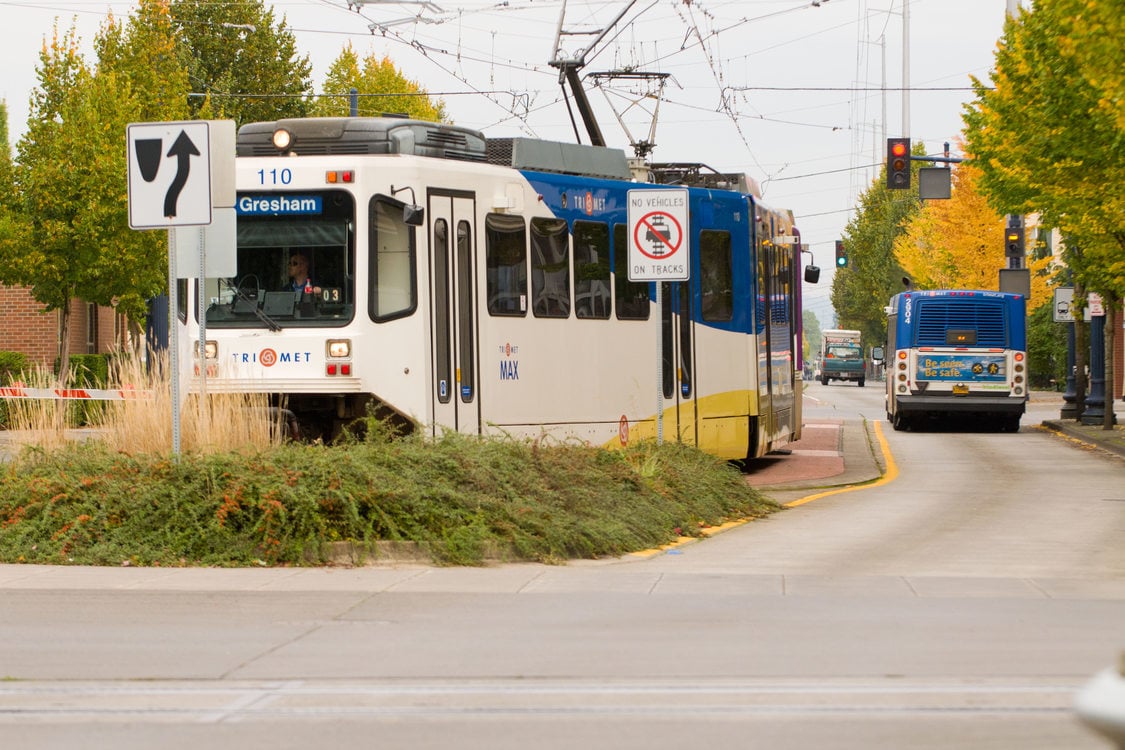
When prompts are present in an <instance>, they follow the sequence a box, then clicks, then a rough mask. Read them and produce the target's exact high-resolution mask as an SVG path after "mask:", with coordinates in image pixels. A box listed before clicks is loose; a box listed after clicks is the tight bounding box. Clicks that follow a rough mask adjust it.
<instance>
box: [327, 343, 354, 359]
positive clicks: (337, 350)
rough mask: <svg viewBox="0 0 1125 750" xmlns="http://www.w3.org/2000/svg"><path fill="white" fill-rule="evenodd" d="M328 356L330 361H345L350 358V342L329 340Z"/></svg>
mask: <svg viewBox="0 0 1125 750" xmlns="http://www.w3.org/2000/svg"><path fill="white" fill-rule="evenodd" d="M328 356H329V358H331V359H347V358H348V357H350V356H352V340H351V339H329V340H328Z"/></svg>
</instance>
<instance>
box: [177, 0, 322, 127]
mask: <svg viewBox="0 0 1125 750" xmlns="http://www.w3.org/2000/svg"><path fill="white" fill-rule="evenodd" d="M171 14H172V19H173V24H174V26H175V28H176V33H177V36H178V38H179V40H180V44H181V45H182V47H183V49H184V50H186V51H187V65H188V71H189V76H190V78H189V80H190V83H189V86H190V87H191V88H190V90H191V92H192V93H194V94H201V95H204V96H193V97H192V98H191V99H190V101H189V105H190V107H191V111H192V113H193V115H195V114H203V113H202V112H201V110H202V109H203V108H204V107H205V106H206V107H208V110H207V112H208V114H207V116H208V117H213V118H223V119H231V120H234V121H235V123H236V124H238V125H241V124H243V123H247V122H257V121H267V120H275V119H279V118H284V117H302V116H304V115H305V114H306V112H307V110H308V98H307V97H308V96H309V95H310V94H311V92H312V63H311V62H310V61H309V57H308V55H298V53H297V41H296V37H294V35H293V32H292V31H290V30H289V29H288V28H286V23H285V19H284V17H282V19H281V20H280V21H278V20H276V19H275V17H274V12H273V10H272V9H271V8H268V7H266V5H265V3H264V2H263V1H262V0H245V1H244V2H237V3H201V2H198V0H174V1H173V2H172V3H171Z"/></svg>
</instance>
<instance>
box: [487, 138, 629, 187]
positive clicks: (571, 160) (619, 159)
mask: <svg viewBox="0 0 1125 750" xmlns="http://www.w3.org/2000/svg"><path fill="white" fill-rule="evenodd" d="M488 160H489V161H490V162H492V163H493V164H503V165H504V166H509V167H515V168H516V169H529V170H532V171H535V172H555V173H557V174H571V175H581V176H584V177H602V178H605V179H609V180H630V179H632V177H633V173H632V172H631V171H630V170H629V160H628V159H626V158H625V152H624V151H622V150H621V149H616V148H608V147H606V146H583V145H582V144H579V143H560V142H558V141H541V140H538V139H535V138H489V139H488Z"/></svg>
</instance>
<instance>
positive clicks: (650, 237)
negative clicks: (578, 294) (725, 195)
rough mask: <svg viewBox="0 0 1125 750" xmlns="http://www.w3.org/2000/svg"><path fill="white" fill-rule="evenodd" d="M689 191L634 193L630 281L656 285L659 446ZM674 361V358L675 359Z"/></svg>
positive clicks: (686, 273) (687, 264)
mask: <svg viewBox="0 0 1125 750" xmlns="http://www.w3.org/2000/svg"><path fill="white" fill-rule="evenodd" d="M688 218H689V214H688V191H687V190H686V189H683V188H670V189H656V190H630V191H629V197H628V222H629V281H647V282H652V283H655V284H656V290H655V294H654V295H653V296H654V298H655V301H656V320H657V324H656V443H657V445H660V444H662V443H663V442H664V300H663V290H662V284H663V283H664V282H665V281H680V282H684V281H687V280H688V279H689V277H690V270H691V254H690V249H689V248H690V244H691V243H690V239H689V238H690V237H691V231H690V226H689V221H688ZM673 359H674V358H673Z"/></svg>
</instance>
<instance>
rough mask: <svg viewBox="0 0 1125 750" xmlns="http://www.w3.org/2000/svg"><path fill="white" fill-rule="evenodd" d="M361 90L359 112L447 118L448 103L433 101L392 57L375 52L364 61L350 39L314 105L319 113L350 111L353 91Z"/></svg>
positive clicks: (341, 114)
mask: <svg viewBox="0 0 1125 750" xmlns="http://www.w3.org/2000/svg"><path fill="white" fill-rule="evenodd" d="M353 88H354V89H355V90H356V91H357V92H359V102H358V107H359V112H358V113H359V114H360V115H363V116H368V117H378V116H379V115H382V114H384V113H394V114H405V115H407V116H409V117H412V118H414V119H416V120H429V121H431V122H446V121H447V120H446V113H445V104H444V103H442V102H441V101H437V102H433V101H431V100H430V97H429V95H427V94H426V92H425V90H423V89H422V87H421V86H420V85H419V84H418V83H417V82H415V81H412V80H410V79H409V78H407V77H406V76H404V75H403V74H402V73H401V72H400V71H399V70H398V69H397V68H396V67H395V66H394V63H393V62H391V59H390V58H389V57H383V58H382V59H379V58H378V57H376V56H375V54H374V53H371V54H368V56H367V57H365V58H363V60H362V61H361V60H360V59H359V55H358V54H356V51H355V50H354V49H353V48H352V45H351V44H350V43H349V44H348V45H347V46H346V47H344V49H343V50H342V51H341V52H340V56H339V57H337V58H336V60H335V61H334V62H333V63H332V66H331V67H330V68H329V69H328V75H327V76H326V77H325V81H324V86H323V95H322V96H320V97H318V98H317V100H316V103H315V104H314V105H313V108H312V114H314V115H317V116H318V117H344V116H347V115H348V114H350V107H351V102H350V98H349V97H350V92H351V90H352V89H353Z"/></svg>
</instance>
